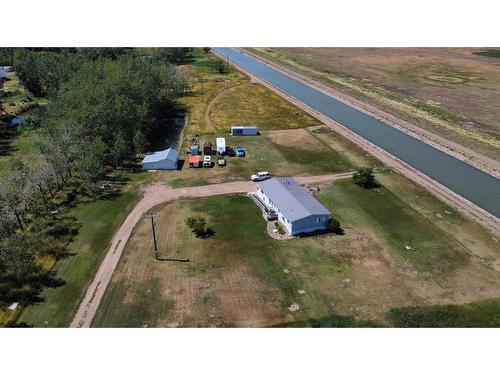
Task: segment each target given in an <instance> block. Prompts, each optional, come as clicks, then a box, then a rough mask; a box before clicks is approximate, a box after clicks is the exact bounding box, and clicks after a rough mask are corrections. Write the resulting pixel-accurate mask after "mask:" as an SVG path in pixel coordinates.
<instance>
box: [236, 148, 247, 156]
mask: <svg viewBox="0 0 500 375" xmlns="http://www.w3.org/2000/svg"><path fill="white" fill-rule="evenodd" d="M236 156H239V157H243V156H245V149H244V148H243V147H241V146H236Z"/></svg>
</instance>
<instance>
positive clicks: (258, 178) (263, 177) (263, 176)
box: [250, 171, 271, 181]
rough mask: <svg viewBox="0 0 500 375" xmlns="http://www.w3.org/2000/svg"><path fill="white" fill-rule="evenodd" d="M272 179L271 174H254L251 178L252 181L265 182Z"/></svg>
mask: <svg viewBox="0 0 500 375" xmlns="http://www.w3.org/2000/svg"><path fill="white" fill-rule="evenodd" d="M269 178H271V174H270V173H269V172H265V171H264V172H257V173H256V174H253V175H251V176H250V179H251V180H252V181H264V180H267V179H269Z"/></svg>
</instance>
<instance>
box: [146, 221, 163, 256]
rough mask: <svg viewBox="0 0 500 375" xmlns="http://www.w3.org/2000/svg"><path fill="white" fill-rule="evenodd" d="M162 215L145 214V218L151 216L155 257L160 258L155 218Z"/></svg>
mask: <svg viewBox="0 0 500 375" xmlns="http://www.w3.org/2000/svg"><path fill="white" fill-rule="evenodd" d="M159 216H160V215H158V214H146V215H144V217H145V218H150V219H151V229H152V230H153V243H154V244H155V259H156V260H158V247H157V245H156V230H155V229H156V222H155V219H156V218H157V217H159Z"/></svg>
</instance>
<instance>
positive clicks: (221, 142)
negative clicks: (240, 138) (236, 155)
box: [216, 138, 226, 155]
mask: <svg viewBox="0 0 500 375" xmlns="http://www.w3.org/2000/svg"><path fill="white" fill-rule="evenodd" d="M216 143H217V153H218V154H219V155H224V154H225V153H226V138H217V139H216Z"/></svg>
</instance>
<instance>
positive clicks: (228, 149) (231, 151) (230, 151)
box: [226, 147, 236, 157]
mask: <svg viewBox="0 0 500 375" xmlns="http://www.w3.org/2000/svg"><path fill="white" fill-rule="evenodd" d="M226 155H227V156H231V157H233V156H236V153H235V152H234V149H233V148H232V147H226Z"/></svg>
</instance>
